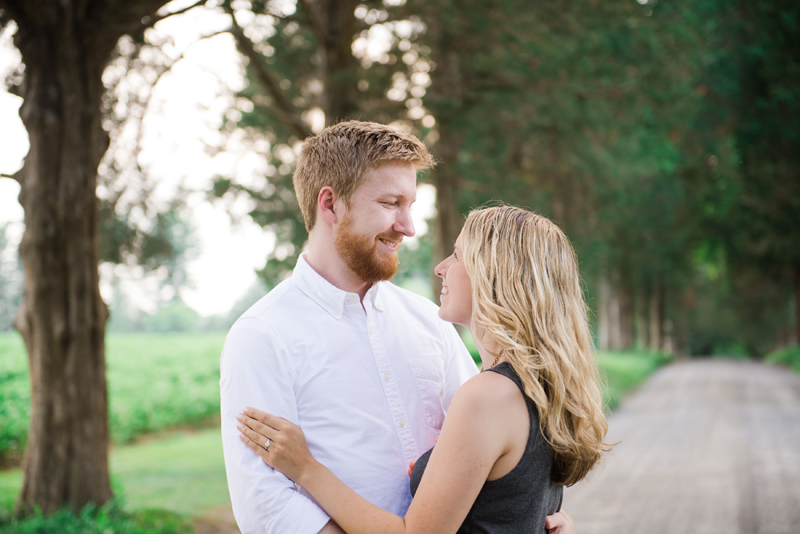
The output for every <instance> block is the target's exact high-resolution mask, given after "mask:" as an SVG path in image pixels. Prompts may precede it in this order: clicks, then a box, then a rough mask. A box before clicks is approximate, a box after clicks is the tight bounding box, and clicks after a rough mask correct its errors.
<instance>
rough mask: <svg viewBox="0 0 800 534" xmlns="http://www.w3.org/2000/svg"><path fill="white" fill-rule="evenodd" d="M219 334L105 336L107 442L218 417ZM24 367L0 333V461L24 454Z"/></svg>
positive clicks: (17, 342)
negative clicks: (0, 458) (107, 408)
mask: <svg viewBox="0 0 800 534" xmlns="http://www.w3.org/2000/svg"><path fill="white" fill-rule="evenodd" d="M224 341H225V334H224V333H222V332H213V333H191V334H185V333H180V334H152V333H149V334H109V335H108V336H107V337H106V345H107V347H106V366H107V375H106V377H107V380H108V399H109V425H110V429H111V436H112V439H113V440H114V441H115V442H116V443H125V442H128V441H130V440H132V439H134V438H136V437H138V436H141V435H143V434H148V433H153V432H159V431H162V430H166V429H169V428H173V427H175V426H178V425H180V426H192V425H203V424H207V423H208V422H209V421H210V420H212V419H213V418H214V417H216V416H217V415H218V414H219V358H220V354H221V352H222V345H223V343H224ZM30 394H31V393H30V382H29V378H28V360H27V356H26V354H25V347H24V345H23V343H22V339H21V338H20V336H19V335H18V334H17V333H15V332H14V333H0V456H2V455H4V454H9V453H10V454H12V455H18V454H19V453H20V451H22V450H24V447H25V438H26V434H27V430H28V419H29V417H30Z"/></svg>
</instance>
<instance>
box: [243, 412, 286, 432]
mask: <svg viewBox="0 0 800 534" xmlns="http://www.w3.org/2000/svg"><path fill="white" fill-rule="evenodd" d="M243 413H244V414H245V415H247V416H250V417H252V418H253V419H256V420H258V421H260V422H262V423H264V424H265V425H267V426H269V427H272V428H274V429H276V430H283V427H284V425H285V424H286V423H288V422H289V421H287V420H286V419H284V418H283V417H278V416H276V415H272V414H271V413H267V412H262V411H261V410H256V409H255V408H251V407H249V406H248V407H247V408H245V409H244V410H243Z"/></svg>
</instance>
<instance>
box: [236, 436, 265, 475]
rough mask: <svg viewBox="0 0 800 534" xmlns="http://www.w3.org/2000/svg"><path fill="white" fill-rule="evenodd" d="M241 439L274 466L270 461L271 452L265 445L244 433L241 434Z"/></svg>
mask: <svg viewBox="0 0 800 534" xmlns="http://www.w3.org/2000/svg"><path fill="white" fill-rule="evenodd" d="M239 439H241V440H242V441H243V442H244V444H245V445H247V446H248V447H250V449H251V450H252V451H253V452H255V453H256V454H257V455H258V456H259V457H260V458H261V459H262V460H264V463H266V464H267V465H268V466H270V467H272V464H271V463H270V462H269V453H268V452H267V451H266V450H265V449H264V447H262V446H260V445H259V444H258V443H256V442H255V441H253V440H252V439H250V437H249V436H248V435H247V434H244V433H242V434H239Z"/></svg>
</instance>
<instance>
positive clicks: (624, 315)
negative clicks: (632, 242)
mask: <svg viewBox="0 0 800 534" xmlns="http://www.w3.org/2000/svg"><path fill="white" fill-rule="evenodd" d="M617 290H618V293H619V348H620V349H622V350H630V349H631V348H633V333H634V330H633V321H634V314H633V290H632V289H631V284H630V277H629V276H627V275H626V273H621V274H620V277H619V278H618V280H617Z"/></svg>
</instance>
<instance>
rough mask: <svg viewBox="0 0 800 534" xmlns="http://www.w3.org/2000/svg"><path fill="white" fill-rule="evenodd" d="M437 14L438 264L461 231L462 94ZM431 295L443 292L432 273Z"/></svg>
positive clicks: (449, 39)
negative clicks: (457, 164)
mask: <svg viewBox="0 0 800 534" xmlns="http://www.w3.org/2000/svg"><path fill="white" fill-rule="evenodd" d="M439 16H441V13H439V12H438V11H436V10H432V11H431V12H429V13H428V19H429V29H428V33H429V34H430V35H431V38H432V46H431V48H432V50H433V56H432V57H433V59H434V62H435V64H436V68H435V69H434V70H433V71H432V72H431V82H432V83H431V98H430V99H429V104H428V107H429V108H430V109H431V112H432V113H433V114H434V115H435V116H436V120H437V122H438V126H437V129H438V133H439V140H438V141H437V142H436V144H435V145H433V147H432V151H433V154H434V156H435V157H436V160H437V162H438V163H437V166H436V168H435V169H434V170H433V172H432V173H431V178H432V183H433V185H434V186H435V187H436V223H435V227H434V244H433V261H434V265H438V264H439V262H441V261H442V260H443V259H444V258H446V257H447V256H449V255H450V254H451V253H452V252H453V245H454V244H455V242H456V239H458V234H459V233H461V226H462V223H463V220H462V218H461V213H460V211H459V209H458V191H459V187H460V184H459V182H460V178H459V176H458V174H457V173H456V172H455V170H454V168H453V167H454V165H455V162H456V158H457V157H458V153H459V151H460V149H461V144H462V135H461V132H460V131H459V130H458V128H459V127H458V126H457V125H456V121H457V118H458V116H459V114H460V113H462V112H463V107H464V105H465V104H464V96H463V87H462V79H461V67H460V64H459V61H460V57H459V54H458V45H457V43H456V40H455V39H456V36H454V35H451V34H450V33H449V32H448V31H447V29H446V28H445V27H444V25H443V24H441V23H440V22H439V18H438V17H439ZM431 285H432V289H433V294H434V295H439V294H440V293H441V291H442V280H441V279H440V278H439V277H438V276H436V275H434V274H432V275H431Z"/></svg>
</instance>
